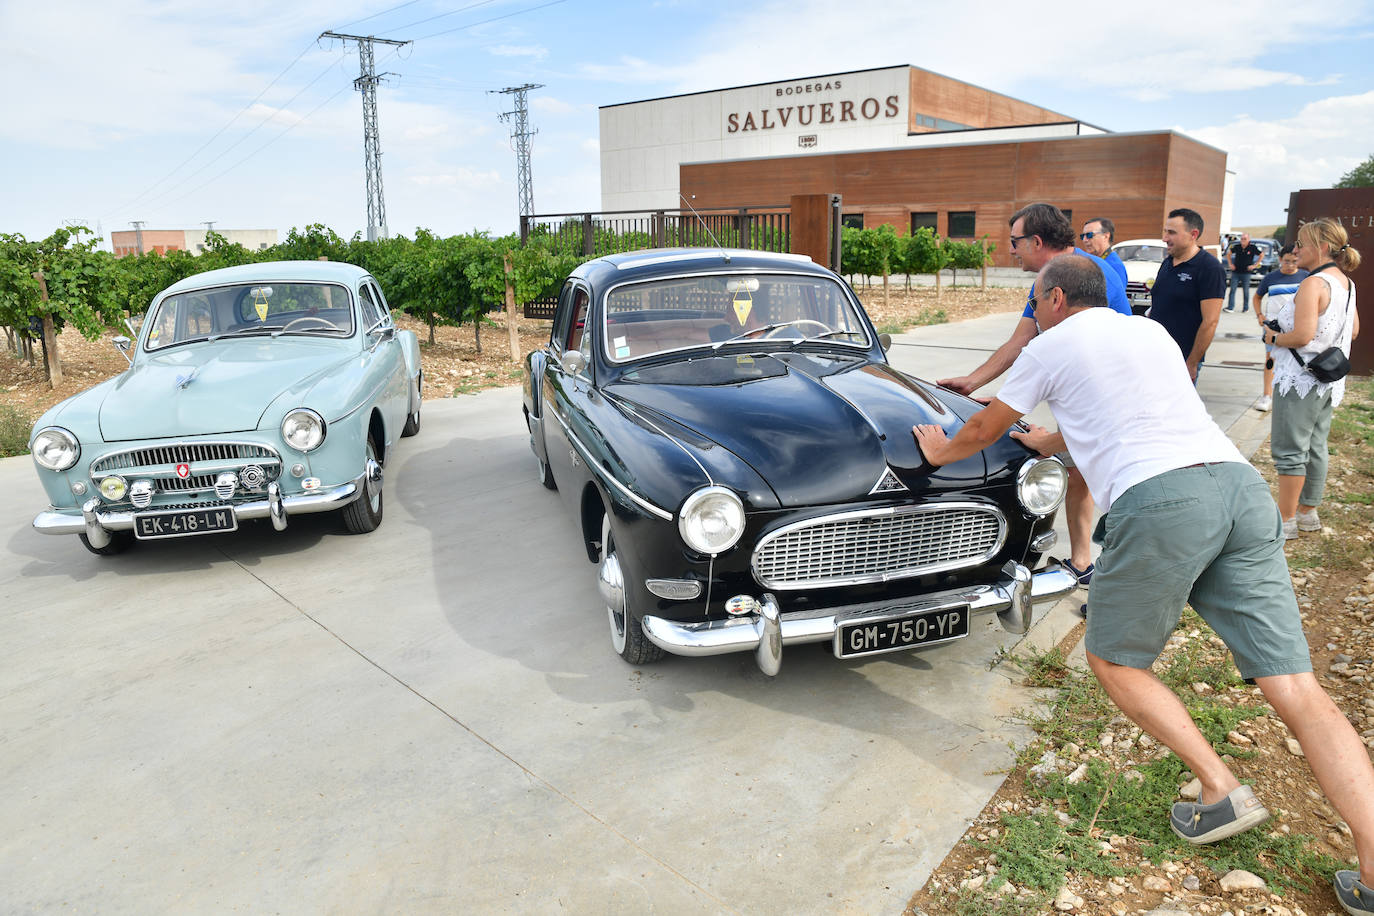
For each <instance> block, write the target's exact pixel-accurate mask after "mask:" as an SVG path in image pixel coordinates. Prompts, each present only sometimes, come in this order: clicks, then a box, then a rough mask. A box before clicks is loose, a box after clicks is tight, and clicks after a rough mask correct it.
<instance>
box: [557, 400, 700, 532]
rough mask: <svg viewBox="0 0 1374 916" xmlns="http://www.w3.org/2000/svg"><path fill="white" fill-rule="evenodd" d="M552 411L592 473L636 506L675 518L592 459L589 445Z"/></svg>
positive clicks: (660, 515) (664, 516) (652, 513)
mask: <svg viewBox="0 0 1374 916" xmlns="http://www.w3.org/2000/svg"><path fill="white" fill-rule="evenodd" d="M550 413H552V414H553V418H554V419H555V420H557V421H558V425H559V426H561V427H563V432H565V433H567V434H568V441H569V442H571V443H572V444H573V446H574V447H575V448H576V449H577V450H578V452H579V453H581V455H582V461H583V463H584V464H586V465H587V467H589V468H591V469H592V473H594V474H596V476H597V477H600V478H601V480H602V481H604V482H605V483H606V484H608V485H610V486H612V487H615V489H616V490H618V491H619V492H620V493H621V494H622V495H624V497H625V498H626V499H628V500H630V502H632V503H634V504H635V505H636V506H639V508H641V509H643V510H644V511H645V512H648V513H650V514H651V515H656V516H658V517H659V518H661V519H663V520H664V521H665V522H671V521H672V520H673V513H671V512H669V511H667V510H666V509H660V508H659V507H658V506H656V505H654V504H653V503H651V502H649V501H648V500H647V499H645V498H644V497H642V496H640V495H639V494H638V493H635V492H634V491H633V490H631V489H630V488H629V487H627V486H625V485H624V484H623V483H621V482H620V481H618V480H616V479H615V478H614V477H612V476H611V475H610V474H609V473H608V472H607V471H606V469H605V468H603V467H601V466H600V465H599V464H597V463H596V462H595V461H593V460H592V459H591V452H589V451H588V450H587V447H586V446H585V445H583V444H582V440H581V439H579V438H577V434H576V433H574V432H573V431H572V429H570V428H569V427H568V424H567V423H566V422H565V421H564V420H563V418H562V417H560V416H559V415H558V411H556V410H554V411H550Z"/></svg>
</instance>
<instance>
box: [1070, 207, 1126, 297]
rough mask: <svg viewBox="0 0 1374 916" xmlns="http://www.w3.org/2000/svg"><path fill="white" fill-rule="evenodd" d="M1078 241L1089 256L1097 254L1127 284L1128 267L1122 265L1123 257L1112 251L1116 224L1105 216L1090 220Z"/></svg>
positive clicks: (1079, 234) (1084, 226) (1084, 225)
mask: <svg viewBox="0 0 1374 916" xmlns="http://www.w3.org/2000/svg"><path fill="white" fill-rule="evenodd" d="M1078 240H1079V241H1080V242H1082V243H1083V248H1084V249H1085V250H1086V251H1087V252H1088V253H1089V254H1095V255H1097V256H1098V257H1099V258H1101V259H1102V260H1104V261H1106V262H1107V266H1108V267H1110V268H1111V269H1112V270H1114V271H1116V274H1117V276H1119V277H1120V278H1121V282H1122V283H1125V282H1127V278H1126V265H1125V264H1123V263H1121V257H1120V256H1119V255H1118V254H1117V253H1116V252H1115V251H1112V245H1113V244H1114V243H1115V242H1116V224H1115V223H1113V222H1112V221H1111V220H1109V219H1107V218H1106V217H1105V216H1099V217H1097V218H1095V219H1090V220H1088V221H1087V222H1086V223H1084V224H1083V231H1082V232H1080V233H1078Z"/></svg>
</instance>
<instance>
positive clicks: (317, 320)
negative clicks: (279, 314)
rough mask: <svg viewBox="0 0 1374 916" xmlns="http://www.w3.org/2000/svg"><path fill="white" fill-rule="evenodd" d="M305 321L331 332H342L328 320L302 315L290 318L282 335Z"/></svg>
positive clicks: (283, 328)
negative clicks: (321, 326)
mask: <svg viewBox="0 0 1374 916" xmlns="http://www.w3.org/2000/svg"><path fill="white" fill-rule="evenodd" d="M306 321H311V322H314V323H315V324H318V325H323V326H324V327H326V328H328V329H329V330H331V331H341V330H343V329H342V328H340V327H339V326H338V325H337V324H335V323H334V322H332V321H330V320H329V319H328V318H320V317H318V316H316V315H302V316H301V317H299V318H292V319H291V320H290V321H288V322H287V323H286V324H285V325H284V326H283V327H282V333H283V334H284V333H286V332H287V331H289V330H291V329H292V328H294V327H295V326H296V325H298V324H301V323H302V322H306Z"/></svg>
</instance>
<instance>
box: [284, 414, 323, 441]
mask: <svg viewBox="0 0 1374 916" xmlns="http://www.w3.org/2000/svg"><path fill="white" fill-rule="evenodd" d="M281 437H282V439H284V440H285V441H286V444H287V445H289V446H291V447H292V448H294V449H295V450H296V451H298V452H308V451H310V450H311V449H312V448H319V446H320V443H321V442H323V441H324V418H323V417H321V416H320V415H319V414H317V413H315V411H313V410H308V409H306V408H304V407H298V408H296V409H295V410H293V411H291V412H290V413H288V414H287V415H286V416H285V417H284V418H283V419H282V421H281Z"/></svg>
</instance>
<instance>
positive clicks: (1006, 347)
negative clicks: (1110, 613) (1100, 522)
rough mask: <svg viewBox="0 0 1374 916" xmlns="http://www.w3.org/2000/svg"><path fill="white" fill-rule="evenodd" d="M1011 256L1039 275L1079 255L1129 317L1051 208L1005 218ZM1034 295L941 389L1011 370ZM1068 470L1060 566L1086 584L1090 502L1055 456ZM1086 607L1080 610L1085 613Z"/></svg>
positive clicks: (1033, 328) (1120, 291) (1102, 265)
mask: <svg viewBox="0 0 1374 916" xmlns="http://www.w3.org/2000/svg"><path fill="white" fill-rule="evenodd" d="M1010 222H1011V253H1012V254H1013V255H1015V256H1016V258H1017V260H1019V261H1020V262H1021V269H1022V270H1027V271H1030V272H1031V273H1039V271H1040V269H1041V268H1042V267H1044V266H1045V265H1046V264H1048V263H1049V262H1050V261H1052V260H1054V259H1055V258H1056V257H1058V256H1059V255H1061V254H1070V253H1073V254H1081V255H1083V256H1084V257H1085V258H1088V259H1089V260H1090V261H1091V262H1092V263H1093V264H1095V265H1097V266H1098V268H1099V269H1100V270H1101V271H1102V278H1103V282H1105V283H1106V285H1107V303H1108V305H1110V306H1111V308H1113V309H1115V310H1116V311H1118V312H1120V313H1121V314H1123V315H1130V314H1131V303H1130V301H1129V300H1128V299H1127V298H1126V283H1125V281H1124V280H1122V279H1121V278H1120V277H1119V276H1117V273H1116V271H1114V270H1112V269H1111V268H1110V267H1108V266H1107V263H1106V262H1105V261H1103V260H1102V259H1101V258H1099V257H1097V256H1096V255H1094V254H1092V253H1090V252H1087V251H1084V250H1083V249H1081V248H1075V247H1074V245H1073V243H1074V237H1073V235H1074V233H1073V224H1072V223H1070V222H1069V218H1068V217H1067V216H1065V215H1064V212H1063V211H1062V210H1060V209H1059V208H1058V207H1056V206H1054V205H1053V204H1041V203H1037V204H1030V205H1029V206H1026V207H1022V208H1021V209H1020V210H1017V211H1016V212H1015V213H1013V214H1012V216H1011V220H1010ZM1034 292H1035V290H1034V289H1033V288H1032V290H1031V295H1028V296H1027V298H1026V308H1025V311H1023V312H1022V313H1021V320H1020V321H1018V322H1017V323H1016V330H1014V331H1013V332H1012V335H1011V338H1010V339H1008V340H1007V342H1006V343H1004V344H1002V346H1000V347H998V348H997V351H996V352H995V353H993V354H992V355H991V356H989V357H988V358H987V360H986V361H985V362H984V363H983V364H982V365H981V366H979V367H978V368H977V369H974V370H973V371H972V372H970V373H969V374H968V375H963V376H959V377H958V378H942V379H938V380H937V382H936V384H938V385H942V386H943V387H945V388H949V389H951V390H953V391H957V392H959V393H960V394H963V395H970V396H971V395H972V394H973V392H975V391H977V390H978V389H979V388H981V387H983V386H984V385H986V384H987V383H988V382H991V381H992V380H993V379H995V378H997V377H998V376H1000V375H1001V374H1002V373H1003V372H1006V371H1007V370H1008V369H1009V368H1011V364H1012V363H1014V362H1016V357H1018V356H1020V355H1021V350H1022V349H1023V348H1025V346H1026V344H1028V343H1030V342H1031V341H1032V340H1034V339H1035V335H1036V334H1038V333H1039V331H1040V329H1039V327H1038V326H1037V324H1036V321H1035V303H1034V296H1033V294H1034ZM1059 458H1060V460H1061V461H1063V462H1064V464H1065V465H1067V466H1068V468H1069V491H1068V493H1067V494H1066V495H1065V499H1064V513H1065V520H1066V522H1067V524H1068V528H1069V559H1068V561H1067V562H1066V563H1065V564H1064V565H1065V567H1066V568H1067V569H1068V571H1069V572H1071V573H1073V574H1074V575H1075V576H1076V577H1077V578H1078V581H1079V583H1080V584H1082V585H1087V584H1088V583H1089V582H1091V581H1092V574H1093V562H1092V542H1091V537H1092V527H1093V500H1092V494H1091V493H1089V492H1088V485H1087V484H1086V483H1084V481H1083V475H1082V474H1080V473H1078V469H1077V468H1075V467H1074V466H1073V460H1072V458H1070V457H1069V454H1068V453H1067V452H1065V453H1063V454H1061V455H1060V456H1059ZM1086 609H1087V606H1086V605H1084V611H1085V612H1086Z"/></svg>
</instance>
